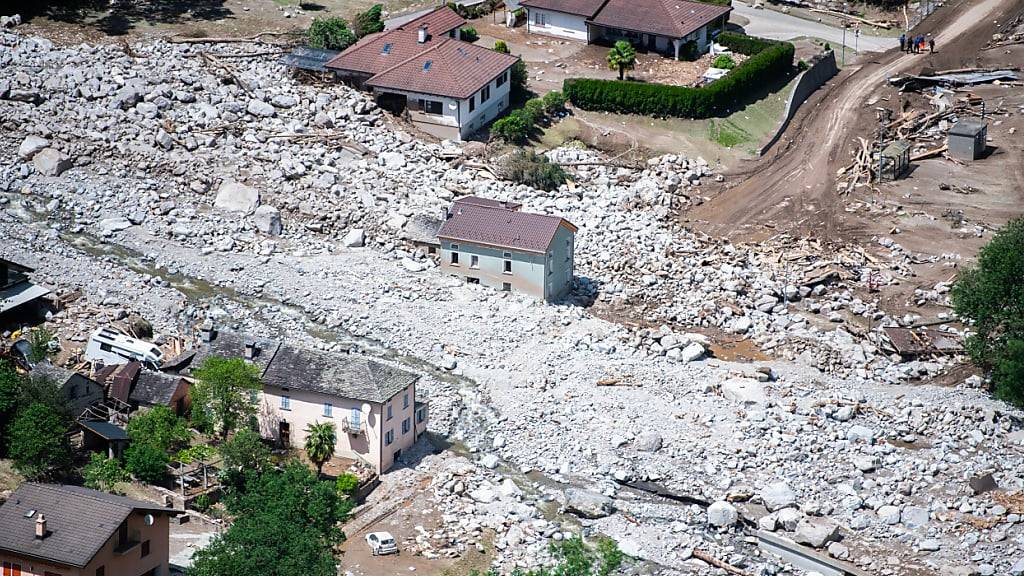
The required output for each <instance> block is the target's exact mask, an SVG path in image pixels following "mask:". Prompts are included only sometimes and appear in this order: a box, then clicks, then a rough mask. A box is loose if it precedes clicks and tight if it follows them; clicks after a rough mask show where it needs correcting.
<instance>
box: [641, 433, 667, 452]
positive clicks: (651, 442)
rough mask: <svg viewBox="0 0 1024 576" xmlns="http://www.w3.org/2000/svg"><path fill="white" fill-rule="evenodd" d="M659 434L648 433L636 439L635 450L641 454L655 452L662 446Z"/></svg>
mask: <svg viewBox="0 0 1024 576" xmlns="http://www.w3.org/2000/svg"><path fill="white" fill-rule="evenodd" d="M662 443H663V441H662V439H661V434H658V433H657V432H648V433H646V434H642V435H640V437H639V438H637V439H636V449H637V450H639V451H641V452H657V451H658V450H661V446H662Z"/></svg>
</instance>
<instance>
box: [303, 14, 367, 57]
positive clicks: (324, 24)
mask: <svg viewBox="0 0 1024 576" xmlns="http://www.w3.org/2000/svg"><path fill="white" fill-rule="evenodd" d="M306 42H307V43H309V45H310V46H311V47H313V48H321V49H324V50H344V49H345V48H348V47H349V46H351V45H352V44H355V42H356V35H355V34H354V33H353V32H352V31H351V30H349V28H348V22H347V21H346V20H345V19H344V18H314V19H313V22H312V24H310V25H309V30H307V31H306Z"/></svg>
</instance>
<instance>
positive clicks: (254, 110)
mask: <svg viewBox="0 0 1024 576" xmlns="http://www.w3.org/2000/svg"><path fill="white" fill-rule="evenodd" d="M245 111H246V112H248V113H249V114H252V115H253V116H259V117H261V118H270V117H271V116H273V115H275V114H277V111H276V110H274V107H273V106H272V105H270V104H267V103H266V102H264V101H262V100H249V105H248V106H246V108H245Z"/></svg>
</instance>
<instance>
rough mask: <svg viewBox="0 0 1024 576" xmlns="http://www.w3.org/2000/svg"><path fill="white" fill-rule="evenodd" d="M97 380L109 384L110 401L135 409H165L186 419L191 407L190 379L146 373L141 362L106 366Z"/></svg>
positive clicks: (148, 371)
mask: <svg viewBox="0 0 1024 576" xmlns="http://www.w3.org/2000/svg"><path fill="white" fill-rule="evenodd" d="M96 380H97V381H99V382H102V383H104V384H105V385H106V387H107V395H108V397H109V398H111V399H113V400H117V401H119V402H122V403H124V404H125V405H128V406H130V407H131V409H133V410H135V409H139V408H152V407H154V406H166V407H167V408H170V409H171V411H173V412H174V413H175V414H177V415H178V416H185V415H186V414H187V413H188V411H189V408H191V406H192V397H191V384H190V382H189V380H188V379H186V378H184V377H182V376H180V375H176V374H168V373H164V372H158V371H155V370H146V369H144V368H143V367H142V364H141V363H139V362H128V363H126V364H114V365H108V366H103V367H102V368H100V369H99V370H97V371H96Z"/></svg>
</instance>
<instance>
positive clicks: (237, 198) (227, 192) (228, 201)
mask: <svg viewBox="0 0 1024 576" xmlns="http://www.w3.org/2000/svg"><path fill="white" fill-rule="evenodd" d="M213 205H214V207H216V208H220V209H221V210H229V211H231V212H245V213H249V212H252V211H253V210H255V209H256V207H257V206H259V205H260V193H259V190H256V189H255V188H253V187H252V186H246V185H245V184H242V183H240V182H235V181H232V180H227V181H225V182H224V183H223V184H221V185H220V188H219V189H218V190H217V198H216V199H215V200H214V201H213Z"/></svg>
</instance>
